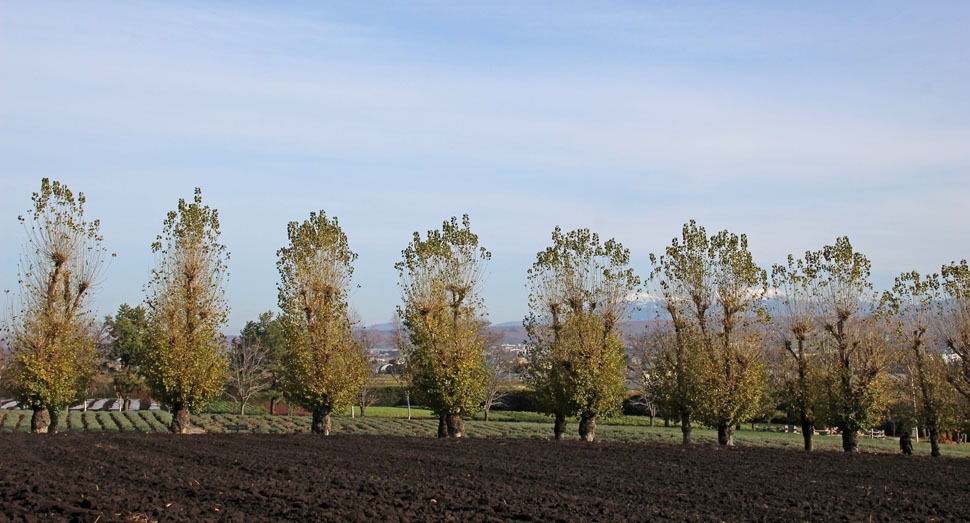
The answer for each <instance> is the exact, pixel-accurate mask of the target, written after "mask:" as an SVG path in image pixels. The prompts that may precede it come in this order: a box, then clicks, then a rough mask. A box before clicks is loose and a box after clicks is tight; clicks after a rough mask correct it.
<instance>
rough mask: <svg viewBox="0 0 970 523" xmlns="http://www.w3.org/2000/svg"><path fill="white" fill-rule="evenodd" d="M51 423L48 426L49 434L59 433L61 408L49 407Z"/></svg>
mask: <svg viewBox="0 0 970 523" xmlns="http://www.w3.org/2000/svg"><path fill="white" fill-rule="evenodd" d="M47 412H48V416H50V425H48V426H47V433H48V434H57V424H58V423H59V422H60V421H61V415H62V414H61V409H48V411H47Z"/></svg>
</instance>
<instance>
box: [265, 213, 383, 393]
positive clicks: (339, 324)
mask: <svg viewBox="0 0 970 523" xmlns="http://www.w3.org/2000/svg"><path fill="white" fill-rule="evenodd" d="M287 236H288V238H289V245H288V246H286V247H283V248H282V249H280V250H279V252H278V253H277V255H278V257H279V260H278V262H277V268H278V269H279V273H280V284H279V306H280V310H281V313H280V317H279V324H280V327H281V335H282V339H283V340H284V344H285V346H286V350H285V351H283V352H282V354H280V357H281V363H282V369H281V370H282V384H283V390H284V391H285V395H286V397H287V398H288V399H289V400H290V401H292V402H293V403H296V404H297V405H300V406H302V407H303V408H305V409H307V410H309V411H317V410H318V409H324V410H326V411H328V412H329V411H332V410H335V409H342V408H344V407H347V406H349V405H351V404H352V403H353V402H354V399H355V398H356V396H357V392H358V391H359V390H360V388H361V387H362V386H363V385H364V381H365V379H366V375H367V371H368V362H367V358H366V356H365V354H364V346H363V344H362V342H361V340H358V339H356V338H355V337H354V333H353V323H352V321H351V319H350V316H349V314H348V306H347V295H348V293H349V289H350V282H351V278H352V276H353V266H352V263H353V261H354V260H355V259H356V258H357V255H356V254H355V253H354V252H353V251H352V250H350V246H349V245H348V243H347V236H346V235H345V234H344V232H343V230H342V229H341V228H340V225H339V223H338V222H337V219H336V218H333V219H332V220H331V219H328V218H327V216H326V214H325V213H324V212H323V211H320V213H319V214H317V213H312V212H311V213H310V218H309V219H308V220H306V221H304V222H302V223H300V222H290V224H289V225H288V226H287Z"/></svg>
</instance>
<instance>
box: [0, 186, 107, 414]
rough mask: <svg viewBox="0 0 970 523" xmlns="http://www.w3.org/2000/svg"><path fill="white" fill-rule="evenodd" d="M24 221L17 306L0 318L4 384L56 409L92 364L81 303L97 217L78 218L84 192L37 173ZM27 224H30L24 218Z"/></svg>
mask: <svg viewBox="0 0 970 523" xmlns="http://www.w3.org/2000/svg"><path fill="white" fill-rule="evenodd" d="M31 200H32V202H33V206H32V208H31V210H30V213H29V214H28V216H27V218H25V217H23V216H20V217H19V218H18V219H19V221H20V222H21V224H23V225H24V227H25V229H26V230H27V234H28V241H27V244H26V246H25V248H24V255H23V256H22V257H21V261H20V265H19V269H20V274H19V277H20V282H19V283H20V295H19V298H20V303H19V305H20V307H19V310H16V311H14V312H13V314H12V317H11V322H10V324H9V325H7V329H6V330H7V333H8V343H9V347H10V350H11V354H10V356H9V361H8V364H7V365H6V366H5V368H4V369H3V381H4V382H5V383H6V387H7V388H8V389H9V390H10V392H12V393H13V394H14V396H15V397H16V398H17V399H18V400H19V401H20V402H21V403H25V404H29V405H31V406H32V407H34V408H43V409H48V410H50V411H51V412H56V411H59V410H60V409H63V408H64V407H65V406H67V405H68V404H69V403H70V402H72V401H74V400H75V398H77V397H78V395H79V394H80V392H81V391H83V390H84V389H85V387H86V386H87V384H88V383H89V382H90V380H91V377H92V376H93V375H94V373H95V371H96V369H97V358H98V355H97V340H96V339H95V335H94V328H93V327H94V325H93V323H94V322H93V317H92V315H91V313H90V311H89V310H88V307H87V304H88V302H89V300H90V298H91V295H92V291H93V289H94V285H95V284H96V283H97V279H98V278H99V276H100V271H101V269H102V266H103V256H104V254H105V249H104V248H103V247H102V240H103V239H102V237H101V235H100V233H99V228H100V223H99V221H98V220H93V221H87V220H86V219H85V218H84V203H85V198H84V195H83V194H82V193H78V195H77V196H76V197H75V196H74V194H73V193H72V192H71V191H70V189H68V188H67V186H65V185H63V184H61V183H59V182H56V181H55V182H51V181H50V180H48V179H47V178H44V179H42V180H41V189H40V192H36V193H34V194H33V196H32V197H31ZM28 224H29V225H28Z"/></svg>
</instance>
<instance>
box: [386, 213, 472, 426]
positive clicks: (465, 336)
mask: <svg viewBox="0 0 970 523" xmlns="http://www.w3.org/2000/svg"><path fill="white" fill-rule="evenodd" d="M401 254H402V257H403V259H402V260H401V261H400V262H398V263H396V264H395V266H394V267H395V268H396V269H397V270H398V274H399V276H400V282H399V286H400V288H401V293H402V299H403V302H404V303H403V306H401V307H399V308H398V315H399V316H400V317H401V319H402V322H403V324H404V328H405V329H406V330H407V333H408V337H409V339H410V343H409V344H407V345H406V346H405V347H404V349H405V352H404V357H405V358H406V361H407V366H408V369H409V370H410V372H411V383H412V385H413V387H414V390H415V393H416V394H417V395H418V397H419V398H420V399H421V400H422V401H423V403H424V404H425V405H427V406H428V407H429V408H430V409H431V410H432V411H433V412H434V413H435V414H437V415H438V436H439V437H456V438H457V437H461V436H462V434H463V432H464V422H463V421H462V416H468V415H471V414H474V413H475V412H477V411H478V410H479V408H480V406H481V404H482V402H483V401H484V399H485V389H486V385H487V381H488V371H487V367H486V365H487V362H486V358H485V346H486V339H485V336H484V329H483V326H484V325H485V324H486V323H487V316H486V311H485V304H484V302H483V301H482V299H481V297H480V296H479V294H478V291H479V287H480V286H481V283H482V277H483V275H484V270H485V265H486V263H487V262H488V260H489V259H490V258H491V254H490V253H489V252H488V251H487V250H486V249H485V248H484V247H481V246H479V244H478V236H477V235H476V234H474V233H473V232H472V231H471V227H470V221H469V219H468V215H467V214H466V215H464V216H463V217H462V221H461V223H460V224H459V223H458V219H457V218H455V217H452V218H451V220H449V221H446V222H444V223H443V224H442V226H441V230H431V231H428V233H427V235H426V236H425V237H424V238H422V237H421V234H420V233H417V232H415V233H414V238H413V240H412V241H411V243H410V244H409V245H408V246H407V248H405V249H404V250H403V251H402V253H401Z"/></svg>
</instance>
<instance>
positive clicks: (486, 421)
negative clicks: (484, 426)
mask: <svg viewBox="0 0 970 523" xmlns="http://www.w3.org/2000/svg"><path fill="white" fill-rule="evenodd" d="M485 423H488V409H485Z"/></svg>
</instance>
